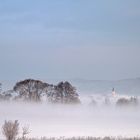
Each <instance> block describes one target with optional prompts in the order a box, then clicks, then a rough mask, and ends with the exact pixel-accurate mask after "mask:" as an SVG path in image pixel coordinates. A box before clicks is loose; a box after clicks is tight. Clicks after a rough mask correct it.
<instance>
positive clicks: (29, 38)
mask: <svg viewBox="0 0 140 140" xmlns="http://www.w3.org/2000/svg"><path fill="white" fill-rule="evenodd" d="M139 25H140V1H139V0H134V1H131V0H124V1H121V0H117V1H103V0H101V1H98V0H95V1H92V0H87V1H84V0H77V1H75V0H71V1H65V0H59V1H57V0H53V1H49V0H42V1H33V0H31V1H28V0H24V1H18V0H13V1H10V0H9V1H1V2H0V64H1V70H0V71H1V72H0V80H15V81H16V80H22V79H26V78H34V79H43V80H44V79H74V78H83V79H93V80H119V79H129V78H136V77H140V65H139V60H140V55H139V54H140V39H139V37H140V28H139Z"/></svg>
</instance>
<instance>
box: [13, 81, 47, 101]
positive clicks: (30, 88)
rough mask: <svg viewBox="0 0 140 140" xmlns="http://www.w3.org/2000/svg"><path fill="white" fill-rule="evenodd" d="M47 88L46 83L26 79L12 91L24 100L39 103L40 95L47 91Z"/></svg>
mask: <svg viewBox="0 0 140 140" xmlns="http://www.w3.org/2000/svg"><path fill="white" fill-rule="evenodd" d="M48 86H49V85H48V84H47V83H43V82H42V81H39V80H34V79H26V80H24V81H20V82H18V83H16V85H15V86H14V88H13V89H14V91H15V92H18V93H19V95H20V97H23V98H24V99H25V100H30V101H40V96H41V94H42V93H43V92H46V91H47V87H48Z"/></svg>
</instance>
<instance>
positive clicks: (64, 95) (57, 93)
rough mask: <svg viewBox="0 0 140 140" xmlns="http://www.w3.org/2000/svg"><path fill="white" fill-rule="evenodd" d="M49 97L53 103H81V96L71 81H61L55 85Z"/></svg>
mask: <svg viewBox="0 0 140 140" xmlns="http://www.w3.org/2000/svg"><path fill="white" fill-rule="evenodd" d="M48 98H49V99H50V101H52V102H53V103H79V102H80V100H79V97H78V94H77V93H76V88H75V87H73V86H72V85H71V84H70V83H69V82H60V83H58V85H56V86H53V88H52V91H51V92H50V94H48Z"/></svg>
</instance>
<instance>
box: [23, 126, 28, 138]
mask: <svg viewBox="0 0 140 140" xmlns="http://www.w3.org/2000/svg"><path fill="white" fill-rule="evenodd" d="M29 133H30V131H29V126H24V127H22V140H25V139H26V135H28V134H29Z"/></svg>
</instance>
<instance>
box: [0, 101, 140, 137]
mask: <svg viewBox="0 0 140 140" xmlns="http://www.w3.org/2000/svg"><path fill="white" fill-rule="evenodd" d="M4 120H18V121H19V123H20V126H25V125H29V128H30V134H29V136H30V137H42V136H46V137H59V136H66V137H72V136H95V137H96V136H101V137H103V136H119V135H121V136H127V137H128V136H138V134H139V130H140V110H139V109H138V108H137V107H134V108H121V107H116V106H104V105H100V106H97V105H89V104H79V105H66V104H65V105H60V104H47V103H45V102H42V103H27V102H14V101H11V102H0V126H2V124H3V122H4ZM0 137H3V136H2V134H1V133H0Z"/></svg>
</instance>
